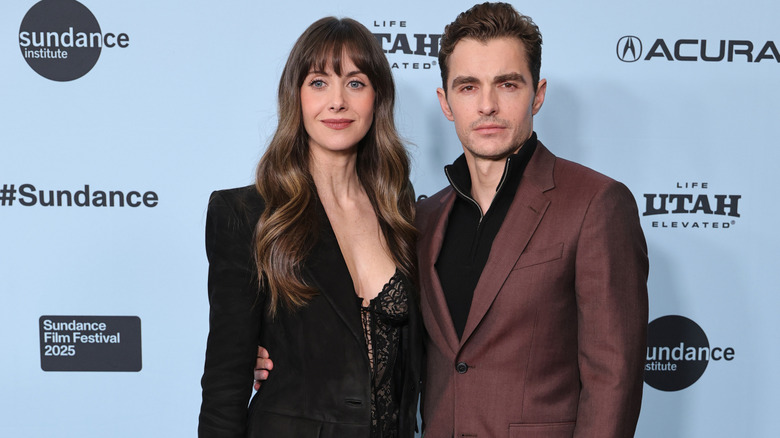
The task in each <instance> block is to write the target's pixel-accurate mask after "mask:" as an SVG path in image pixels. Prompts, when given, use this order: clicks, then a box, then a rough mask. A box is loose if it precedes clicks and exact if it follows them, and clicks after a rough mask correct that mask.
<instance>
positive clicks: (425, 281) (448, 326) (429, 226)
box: [419, 190, 458, 354]
mask: <svg viewBox="0 0 780 438" xmlns="http://www.w3.org/2000/svg"><path fill="white" fill-rule="evenodd" d="M439 202H440V205H438V206H436V208H435V209H434V211H433V212H432V213H431V217H429V218H428V219H427V222H426V224H425V227H424V228H423V229H421V230H420V233H421V236H422V237H421V239H420V242H419V245H420V257H419V264H420V266H419V269H420V282H421V284H420V286H421V290H422V295H423V297H422V299H424V300H426V301H427V303H428V306H429V307H430V309H431V312H430V313H432V315H433V319H434V320H435V322H436V324H435V325H434V324H431V322H432V321H430V318H429V319H426V321H425V323H426V324H425V328H426V330H427V331H428V334H429V335H430V337H431V339H433V340H434V341H436V342H437V343H439V344H441V342H439V341H443V342H444V344H445V345H446V346H447V347H448V348H449V350H451V351H452V352H453V354H454V352H456V351H457V348H458V335H457V333H456V332H455V326H454V324H453V323H452V317H451V316H450V309H449V307H448V306H447V300H446V298H445V297H444V290H443V289H442V287H441V281H440V280H439V274H438V272H436V267H435V264H436V259H438V257H439V251H441V245H442V242H443V240H444V233H445V231H446V229H447V218H448V217H449V214H450V210H452V205H453V204H454V202H455V191H454V190H450V192H449V193H447V194H445V195H444V196H442V198H441V199H440V201H439Z"/></svg>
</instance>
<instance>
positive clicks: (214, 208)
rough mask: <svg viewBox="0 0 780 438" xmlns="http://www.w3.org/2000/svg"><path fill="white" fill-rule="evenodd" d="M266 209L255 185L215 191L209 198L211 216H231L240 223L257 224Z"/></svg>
mask: <svg viewBox="0 0 780 438" xmlns="http://www.w3.org/2000/svg"><path fill="white" fill-rule="evenodd" d="M264 208H265V201H264V200H263V197H262V196H260V193H258V192H257V188H256V187H255V186H254V185H249V186H244V187H236V188H232V189H224V190H215V191H214V192H212V193H211V197H210V198H209V214H210V215H215V216H231V217H233V218H235V219H237V220H239V221H240V222H243V223H247V224H256V223H257V221H258V220H259V219H260V215H261V214H262V213H263V209H264Z"/></svg>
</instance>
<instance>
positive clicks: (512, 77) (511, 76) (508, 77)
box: [493, 73, 525, 84]
mask: <svg viewBox="0 0 780 438" xmlns="http://www.w3.org/2000/svg"><path fill="white" fill-rule="evenodd" d="M513 81H514V82H522V83H525V78H524V77H523V75H521V74H520V73H507V74H504V75H498V76H496V77H495V78H493V82H494V83H496V84H500V83H503V82H513Z"/></svg>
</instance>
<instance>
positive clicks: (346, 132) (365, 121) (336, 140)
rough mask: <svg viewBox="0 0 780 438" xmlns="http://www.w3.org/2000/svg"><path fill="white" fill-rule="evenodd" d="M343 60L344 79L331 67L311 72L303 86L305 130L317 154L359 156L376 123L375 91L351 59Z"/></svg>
mask: <svg viewBox="0 0 780 438" xmlns="http://www.w3.org/2000/svg"><path fill="white" fill-rule="evenodd" d="M342 59H343V61H342V62H341V73H342V75H341V76H339V75H337V74H336V72H334V71H333V66H332V65H328V66H327V68H326V71H314V70H312V71H309V74H308V75H307V76H306V78H305V79H304V81H303V85H302V86H301V108H302V110H303V126H304V128H305V129H306V133H307V134H309V149H310V152H312V153H315V154H316V153H318V152H330V153H333V152H336V153H355V152H356V151H357V149H356V146H357V144H358V142H359V141H360V140H361V139H363V137H365V135H366V133H367V132H368V130H369V128H371V123H372V122H373V120H374V97H375V94H376V93H375V92H374V87H373V86H372V85H371V82H370V81H369V80H368V76H366V75H365V74H364V73H363V72H361V71H360V70H358V68H357V67H356V66H355V63H354V62H352V60H351V59H350V58H349V57H348V56H344V57H343V58H342Z"/></svg>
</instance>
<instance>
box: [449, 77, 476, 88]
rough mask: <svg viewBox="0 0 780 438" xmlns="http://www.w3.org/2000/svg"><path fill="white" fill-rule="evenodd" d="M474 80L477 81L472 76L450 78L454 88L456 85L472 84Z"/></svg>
mask: <svg viewBox="0 0 780 438" xmlns="http://www.w3.org/2000/svg"><path fill="white" fill-rule="evenodd" d="M474 82H479V81H478V80H477V78H475V77H474V76H458V77H456V78H455V79H453V80H452V87H453V88H455V87H457V86H458V85H463V84H473V83H474Z"/></svg>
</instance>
